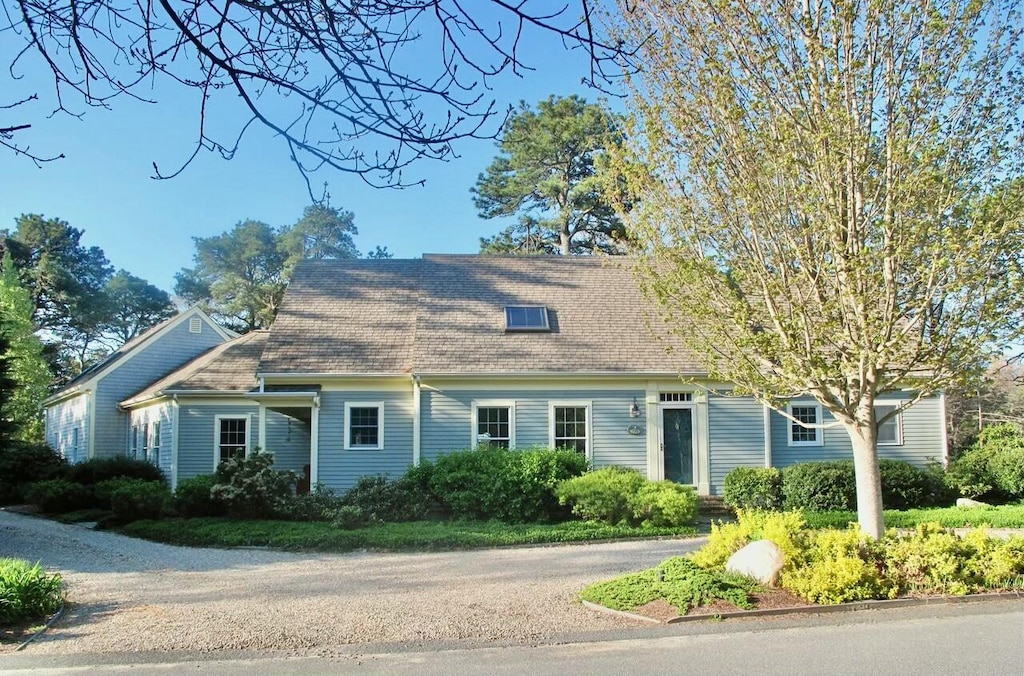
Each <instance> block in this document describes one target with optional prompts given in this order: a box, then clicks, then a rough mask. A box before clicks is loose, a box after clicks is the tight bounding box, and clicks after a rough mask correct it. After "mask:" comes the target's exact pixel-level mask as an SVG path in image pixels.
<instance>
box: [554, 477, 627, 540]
mask: <svg viewBox="0 0 1024 676" xmlns="http://www.w3.org/2000/svg"><path fill="white" fill-rule="evenodd" d="M646 482H647V480H646V479H645V478H644V477H643V475H642V474H640V472H637V471H636V470H635V469H630V468H628V467H616V466H614V465H613V466H609V467H602V468H601V469H596V470H594V471H593V472H587V473H586V474H584V475H582V476H579V477H576V478H574V479H569V480H568V481H564V482H562V483H561V484H560V485H559V486H558V491H557V493H558V500H559V501H560V502H561V503H562V504H563V505H568V506H569V507H571V508H572V513H573V514H575V515H576V516H578V517H580V518H581V519H583V520H584V521H599V522H601V523H606V524H609V525H612V526H614V525H617V524H620V523H629V522H630V521H631V520H632V519H633V508H632V505H631V504H630V498H631V497H632V496H633V495H634V494H635V493H636V492H637V491H639V490H640V488H641V486H643V485H644V484H645V483H646Z"/></svg>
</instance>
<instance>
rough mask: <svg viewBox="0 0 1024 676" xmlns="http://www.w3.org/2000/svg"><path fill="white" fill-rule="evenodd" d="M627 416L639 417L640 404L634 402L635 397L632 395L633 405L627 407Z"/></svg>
mask: <svg viewBox="0 0 1024 676" xmlns="http://www.w3.org/2000/svg"><path fill="white" fill-rule="evenodd" d="M629 417H630V418H639V417H640V405H639V404H637V403H636V397H633V405H632V406H630V407H629Z"/></svg>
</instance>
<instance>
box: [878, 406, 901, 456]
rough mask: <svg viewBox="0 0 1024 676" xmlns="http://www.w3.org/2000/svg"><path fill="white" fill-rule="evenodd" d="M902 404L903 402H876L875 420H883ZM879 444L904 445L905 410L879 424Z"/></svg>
mask: <svg viewBox="0 0 1024 676" xmlns="http://www.w3.org/2000/svg"><path fill="white" fill-rule="evenodd" d="M900 405H901V402H893V403H885V404H875V420H876V421H878V420H881V419H882V418H884V417H885V416H887V415H889V414H890V413H892V412H893V411H895V410H896V409H898V408H899V407H900ZM877 441H878V445H879V446H902V445H903V412H902V411H901V412H899V413H897V414H896V415H894V416H892V417H891V418H889V419H888V420H886V421H885V422H883V423H881V424H879V425H878V439H877Z"/></svg>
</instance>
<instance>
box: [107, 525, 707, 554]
mask: <svg viewBox="0 0 1024 676" xmlns="http://www.w3.org/2000/svg"><path fill="white" fill-rule="evenodd" d="M117 530H118V532H121V533H124V534H125V535H130V536H132V537H138V538H144V539H146V540H154V541H156V542H166V543H168V544H175V545H186V546H193V547H245V546H248V547H254V546H256V547H271V548H274V549H283V550H292V551H318V552H348V551H352V550H356V549H371V550H377V551H429V550H446V549H473V548H484V547H500V546H506V545H521V544H543V543H554V542H586V541H589V540H606V539H617V538H637V537H656V536H687V535H695V534H696V532H697V531H696V529H695V528H692V527H681V528H634V527H629V526H606V525H603V524H596V523H584V522H580V521H570V522H567V523H560V524H550V525H537V524H524V525H509V524H504V523H498V522H488V523H474V522H461V523H447V522H438V521H414V522H411V523H389V524H380V525H375V526H369V527H367V528H361V529H358V530H342V529H340V528H335V527H333V526H332V525H331V524H329V523H322V522H308V521H232V520H230V519H221V518H205V519H164V520H161V521H135V522H133V523H130V524H128V525H126V526H123V527H121V528H118V529H117Z"/></svg>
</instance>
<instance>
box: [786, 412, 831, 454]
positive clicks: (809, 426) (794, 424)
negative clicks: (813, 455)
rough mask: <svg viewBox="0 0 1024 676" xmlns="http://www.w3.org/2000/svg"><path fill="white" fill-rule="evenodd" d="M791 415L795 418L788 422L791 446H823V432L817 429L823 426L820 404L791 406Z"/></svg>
mask: <svg viewBox="0 0 1024 676" xmlns="http://www.w3.org/2000/svg"><path fill="white" fill-rule="evenodd" d="M789 415H790V416H792V418H793V419H792V420H788V421H787V422H788V423H789V445H790V446H821V445H822V436H823V435H822V430H821V429H820V428H819V427H816V426H817V425H821V405H820V404H805V403H795V404H790V405H789Z"/></svg>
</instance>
